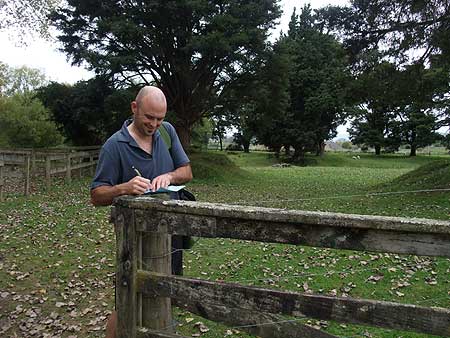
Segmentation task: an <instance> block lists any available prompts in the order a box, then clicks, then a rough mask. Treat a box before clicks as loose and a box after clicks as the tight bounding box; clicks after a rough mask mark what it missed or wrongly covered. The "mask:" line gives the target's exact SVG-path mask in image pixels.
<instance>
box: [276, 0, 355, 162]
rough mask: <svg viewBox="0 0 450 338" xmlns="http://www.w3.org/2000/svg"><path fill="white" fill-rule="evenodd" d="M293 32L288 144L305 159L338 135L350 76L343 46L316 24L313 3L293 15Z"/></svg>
mask: <svg viewBox="0 0 450 338" xmlns="http://www.w3.org/2000/svg"><path fill="white" fill-rule="evenodd" d="M289 33H290V35H289V36H288V37H287V38H286V42H287V44H288V48H289V55H290V57H291V62H292V68H291V70H290V79H289V93H290V107H289V113H290V118H289V119H288V125H286V126H285V127H284V131H285V134H286V136H285V137H286V139H287V141H286V142H285V143H284V144H289V145H291V146H292V147H293V148H294V150H295V153H294V157H295V158H302V157H304V155H305V153H306V152H307V151H311V150H313V151H314V150H315V151H317V153H320V152H321V149H322V145H323V143H324V141H325V140H328V139H330V138H332V137H334V136H336V128H337V126H338V125H339V124H340V123H341V122H342V121H343V111H344V109H345V107H346V104H347V88H348V80H349V79H350V78H349V73H348V69H347V59H346V55H345V53H344V50H343V48H342V46H341V45H340V44H339V43H338V42H337V40H336V39H335V38H334V37H332V36H331V35H327V34H324V33H322V32H321V31H320V28H319V27H318V26H316V25H315V17H314V16H313V15H312V11H311V8H310V7H309V6H305V7H304V8H303V9H302V11H301V13H300V15H299V16H298V17H296V16H294V15H293V17H292V19H291V24H290V31H289Z"/></svg>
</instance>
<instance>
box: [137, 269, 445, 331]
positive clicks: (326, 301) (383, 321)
mask: <svg viewBox="0 0 450 338" xmlns="http://www.w3.org/2000/svg"><path fill="white" fill-rule="evenodd" d="M137 288H138V290H139V291H140V292H143V293H149V294H158V295H161V296H167V297H173V298H175V299H178V300H182V301H183V302H185V303H202V302H205V301H206V302H209V303H212V304H217V305H223V306H226V307H228V308H237V309H241V310H251V311H262V312H268V313H275V314H283V315H290V316H306V317H311V318H316V319H323V320H335V321H338V322H344V323H353V324H362V325H370V326H376V327H384V328H388V329H399V330H406V331H415V332H421V333H427V334H434V335H441V336H450V309H444V308H427V307H421V306H416V305H409V304H400V303H394V302H384V301H376V300H365V299H355V298H343V297H331V296H323V295H314V294H304V293H296V292H289V291H280V290H271V289H264V288H259V287H251V286H243V285H239V284H231V283H222V282H220V283H219V282H210V281H204V280H198V279H192V278H186V277H179V276H165V275H159V274H150V273H148V272H145V271H138V274H137Z"/></svg>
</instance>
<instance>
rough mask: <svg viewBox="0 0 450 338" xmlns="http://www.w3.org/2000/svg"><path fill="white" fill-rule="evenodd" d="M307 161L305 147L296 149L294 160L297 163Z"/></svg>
mask: <svg viewBox="0 0 450 338" xmlns="http://www.w3.org/2000/svg"><path fill="white" fill-rule="evenodd" d="M304 159H305V150H304V148H303V147H297V148H295V147H294V160H296V161H302V162H303V161H304Z"/></svg>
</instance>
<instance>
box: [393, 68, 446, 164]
mask: <svg viewBox="0 0 450 338" xmlns="http://www.w3.org/2000/svg"><path fill="white" fill-rule="evenodd" d="M398 88H400V90H399V91H398V94H397V95H398V97H400V100H401V101H402V103H401V106H400V108H399V110H398V115H397V117H398V118H397V120H396V125H395V127H394V129H395V130H396V132H394V133H395V134H398V135H396V136H395V137H396V138H398V139H399V140H400V141H401V142H402V143H405V144H408V145H409V146H410V149H411V152H410V156H416V151H417V149H418V148H421V147H425V146H428V145H431V144H433V143H434V142H435V141H437V140H438V139H439V134H438V133H437V132H436V131H437V129H439V126H440V124H439V122H438V116H439V113H440V112H441V110H442V102H443V101H444V102H445V101H447V98H446V93H447V92H448V91H449V83H448V79H447V74H446V72H445V70H444V69H442V68H437V67H432V68H426V67H424V66H423V65H422V64H413V65H409V66H407V67H405V69H404V70H402V71H401V73H400V79H399V84H398Z"/></svg>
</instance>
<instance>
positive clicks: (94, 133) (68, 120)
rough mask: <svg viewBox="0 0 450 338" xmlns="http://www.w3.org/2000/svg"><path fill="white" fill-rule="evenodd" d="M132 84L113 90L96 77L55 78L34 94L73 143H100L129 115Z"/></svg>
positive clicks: (85, 144) (132, 92)
mask: <svg viewBox="0 0 450 338" xmlns="http://www.w3.org/2000/svg"><path fill="white" fill-rule="evenodd" d="M135 92H136V88H127V89H121V90H116V89H114V88H112V86H111V85H110V83H109V82H108V81H105V79H103V78H101V77H98V78H93V79H90V80H88V81H80V82H77V83H76V84H75V85H73V86H71V85H65V84H60V83H56V82H52V83H50V84H49V85H48V86H46V87H42V88H40V89H39V91H38V93H37V97H38V98H39V99H40V100H41V101H42V102H43V103H44V105H45V106H46V107H47V108H48V109H49V110H50V112H51V114H52V115H53V119H54V120H55V121H56V122H57V123H58V124H59V125H60V126H61V131H62V132H63V133H64V134H65V136H66V137H67V139H68V140H69V141H70V142H71V143H72V144H74V145H79V146H87V145H96V144H102V143H103V142H105V140H106V139H107V138H108V137H109V136H111V135H112V134H113V133H114V132H115V131H117V130H118V129H119V128H120V127H121V125H122V123H123V121H124V120H125V119H126V118H128V117H130V115H131V109H130V102H131V101H132V100H133V99H134V95H135Z"/></svg>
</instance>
